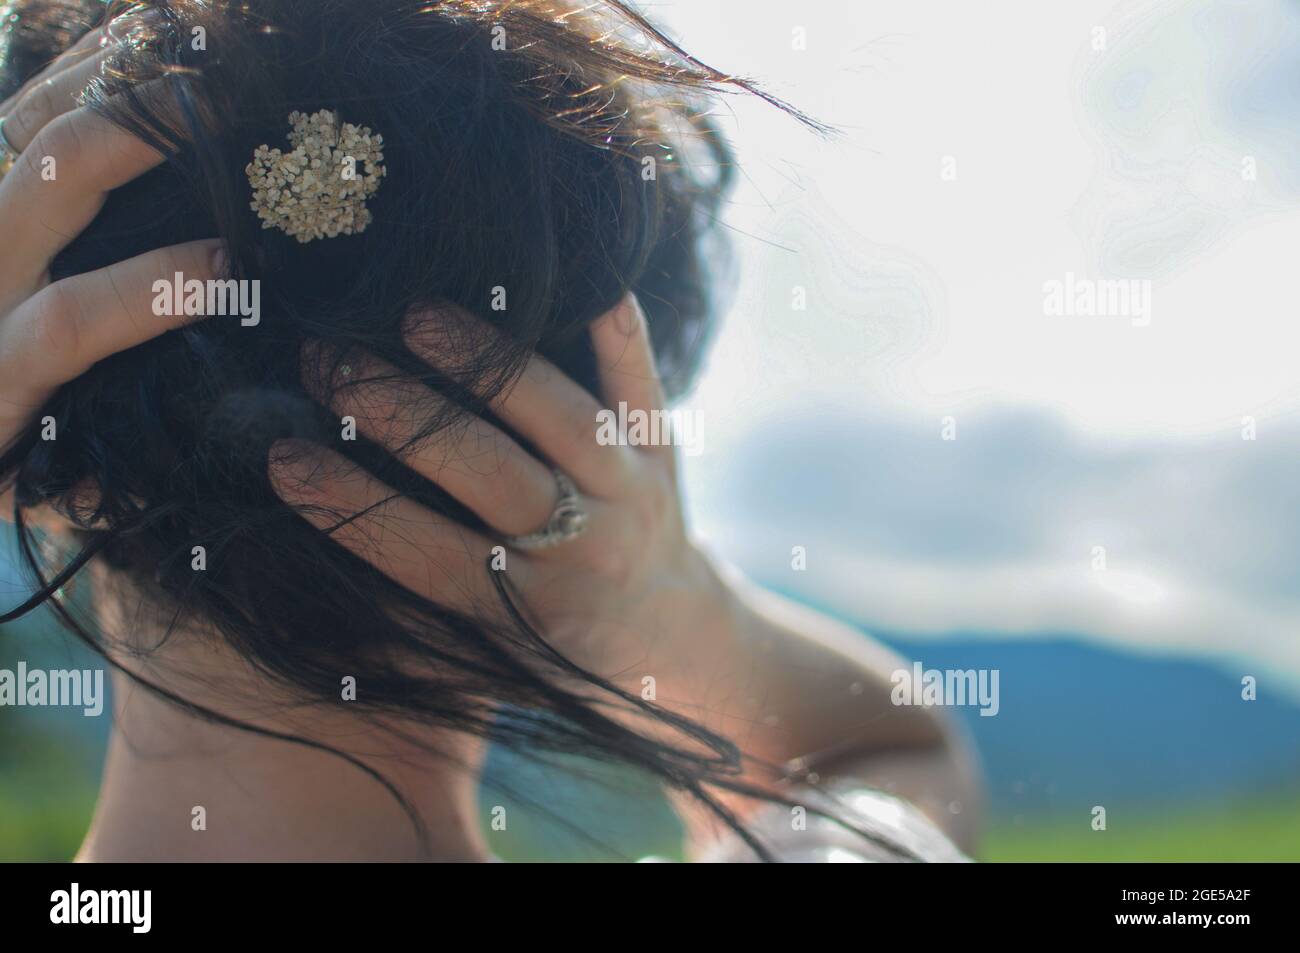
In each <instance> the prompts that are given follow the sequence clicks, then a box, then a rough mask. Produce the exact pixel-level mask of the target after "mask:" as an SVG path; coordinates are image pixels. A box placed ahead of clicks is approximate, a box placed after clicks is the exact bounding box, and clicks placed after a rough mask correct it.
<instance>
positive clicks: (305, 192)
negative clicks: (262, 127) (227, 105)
mask: <svg viewBox="0 0 1300 953" xmlns="http://www.w3.org/2000/svg"><path fill="white" fill-rule="evenodd" d="M289 125H290V127H291V128H290V130H289V144H290V145H291V146H293V151H292V152H289V153H287V154H286V153H282V152H281V151H280V150H279V149H271V148H269V147H268V146H266V145H260V146H258V147H257V148H256V149H255V150H253V161H252V162H250V163H249V164H248V167H247V168H246V169H245V170H244V171H245V172H246V173H247V174H248V184H249V185H250V186H252V188H253V201H252V204H251V208H252V209H253V211H254V212H256V213H257V217H258V218H260V219H261V220H262V227H263V228H278V229H280V230H281V231H283V232H284V233H285V234H287V235H290V236H292V237H294V238H296V239H298V241H299V242H303V243H306V242H309V241H311V240H313V239H316V238H334V237H335V236H337V235H355V234H360V233H361V232H364V231H365V230H366V226H367V225H369V224H370V220H371V214H370V210H369V209H368V208H366V199H367V198H369V197H370V196H372V195H374V194H375V193H376V192H378V191H379V185H380V183H381V182H382V181H383V177H384V172H385V169H384V165H383V161H384V153H383V148H384V137H383V136H381V135H378V134H376V133H372V132H371V131H370V130H369V129H368V128H366V127H365V126H360V127H358V126H354V125H352V124H351V123H347V122H345V123H343V127H342V129H340V128H339V126H338V118H337V117H336V116H335V115H334V113H331V112H328V111H326V110H321V111H320V112H318V113H316V114H315V115H313V116H308V115H306V114H305V113H301V112H296V111H295V112H292V113H290V114H289ZM349 160H351V161H349ZM345 168H352V169H355V170H356V171H355V174H354V175H353V176H352V177H351V178H345V177H344V169H345Z"/></svg>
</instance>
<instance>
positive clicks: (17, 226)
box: [0, 107, 163, 289]
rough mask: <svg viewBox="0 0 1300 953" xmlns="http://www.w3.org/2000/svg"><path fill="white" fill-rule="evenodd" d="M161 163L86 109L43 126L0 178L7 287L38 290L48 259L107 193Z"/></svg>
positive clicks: (1, 264) (3, 266) (80, 227)
mask: <svg viewBox="0 0 1300 953" xmlns="http://www.w3.org/2000/svg"><path fill="white" fill-rule="evenodd" d="M47 160H50V161H47ZM162 161H163V155H162V153H160V152H158V151H157V150H155V149H154V148H152V147H151V146H148V145H146V144H145V143H144V142H143V141H141V140H140V139H137V138H136V137H135V136H133V135H131V134H130V133H128V132H126V131H124V130H122V129H120V128H118V127H117V126H115V125H114V124H113V123H111V122H109V121H108V120H107V119H105V118H103V117H102V116H99V115H97V114H96V113H94V112H92V111H91V110H89V109H87V108H85V107H81V108H78V109H74V110H73V111H72V112H69V113H65V114H63V115H62V116H59V117H58V118H57V119H55V120H54V121H52V122H50V123H49V124H48V125H46V126H45V128H43V129H42V130H41V131H40V132H39V133H38V134H37V136H36V139H35V141H33V143H32V144H31V146H29V147H28V148H27V149H26V150H25V151H24V152H23V154H22V155H21V156H20V157H19V159H18V161H17V162H16V163H15V164H14V167H13V169H11V170H10V172H9V174H8V175H6V176H5V177H4V178H3V179H0V222H4V223H5V227H6V228H8V229H9V230H10V235H9V237H8V240H7V242H6V248H5V254H4V256H3V257H2V258H0V270H2V271H3V274H4V283H3V287H5V288H13V287H29V288H33V289H34V288H36V287H39V285H40V279H41V276H43V275H45V273H46V272H47V271H48V269H49V263H50V261H52V260H53V258H54V256H55V255H57V254H58V253H59V252H60V251H62V250H63V249H64V248H65V247H66V246H67V245H68V243H69V242H71V241H72V240H73V238H75V237H76V236H77V235H79V234H80V233H81V232H82V230H83V229H85V227H86V226H87V225H89V224H90V223H91V222H92V221H93V220H94V218H95V216H96V215H97V214H99V210H100V209H101V208H102V207H103V205H104V201H105V199H106V198H107V197H108V193H109V192H110V191H112V190H113V189H115V188H118V187H119V186H122V185H125V184H126V183H127V182H130V181H131V180H132V179H134V178H136V177H137V176H140V175H142V174H144V173H145V172H147V171H149V170H150V169H152V168H154V167H155V166H157V165H159V164H160V163H161V162H162ZM47 169H53V170H54V176H53V178H51V177H50V176H49V175H47V174H46V170H47Z"/></svg>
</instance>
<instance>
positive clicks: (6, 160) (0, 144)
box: [0, 118, 19, 179]
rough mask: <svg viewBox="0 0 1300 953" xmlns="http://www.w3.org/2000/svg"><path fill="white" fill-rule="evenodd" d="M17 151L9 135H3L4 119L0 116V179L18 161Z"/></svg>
mask: <svg viewBox="0 0 1300 953" xmlns="http://www.w3.org/2000/svg"><path fill="white" fill-rule="evenodd" d="M18 155H19V151H18V150H17V149H15V148H14V147H13V144H12V143H11V142H10V141H9V137H8V136H6V135H5V121H4V119H3V118H0V179H3V178H4V177H5V174H6V173H7V172H8V171H9V170H10V169H12V168H13V167H14V163H15V162H17V161H18Z"/></svg>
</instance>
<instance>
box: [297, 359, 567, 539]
mask: <svg viewBox="0 0 1300 953" xmlns="http://www.w3.org/2000/svg"><path fill="white" fill-rule="evenodd" d="M304 360H305V362H306V365H307V366H306V367H305V368H304V376H305V377H306V378H307V380H308V389H309V390H311V391H312V392H313V393H314V394H315V395H316V397H317V398H318V399H319V398H321V397H323V396H326V395H330V400H329V406H330V408H331V409H332V410H333V411H334V412H335V413H337V414H338V415H339V416H340V417H344V416H350V417H352V418H353V419H354V420H356V423H357V429H358V430H359V431H361V433H362V434H364V435H365V436H366V437H367V438H368V439H370V440H372V441H374V442H375V443H377V444H379V445H381V446H383V447H385V448H387V449H388V450H389V451H390V452H392V453H393V454H394V456H396V457H397V458H398V459H400V460H401V461H402V462H403V463H404V464H405V465H406V466H408V467H410V468H411V469H412V470H414V471H415V472H417V473H419V474H420V475H421V476H423V477H425V478H426V479H428V480H430V481H431V482H433V483H436V484H438V485H439V486H441V487H442V488H443V489H444V490H446V491H447V492H448V493H450V494H451V495H452V496H453V497H455V498H456V499H457V500H459V501H460V502H461V503H464V504H465V505H466V506H467V507H469V508H470V509H471V510H473V511H474V513H476V514H477V515H478V516H479V517H480V518H481V519H482V520H483V521H484V522H485V523H487V524H488V525H489V526H491V527H493V528H495V529H497V530H499V531H500V532H502V533H507V534H510V535H512V536H515V535H523V534H526V533H532V532H534V531H536V530H537V529H539V528H540V527H542V526H544V525H545V524H546V521H547V519H548V518H549V517H550V515H551V512H552V510H554V508H555V504H556V502H557V501H558V499H559V489H558V488H557V486H556V483H555V477H554V475H553V474H552V473H551V471H550V470H549V469H548V468H547V467H546V466H545V465H544V464H542V463H541V462H540V461H538V460H537V459H536V458H535V457H533V456H532V455H531V454H529V453H528V452H527V451H526V450H524V448H523V447H521V446H519V444H518V443H517V442H515V441H514V440H513V439H511V438H510V436H509V435H507V434H506V433H504V432H503V431H501V430H500V429H499V428H497V427H494V426H493V425H492V424H490V423H489V422H488V421H486V420H483V419H481V418H479V417H476V416H473V415H470V416H468V417H466V418H464V419H461V420H457V421H455V422H454V423H451V424H450V425H448V426H446V427H443V428H441V429H439V430H438V431H436V432H435V433H433V434H432V435H429V436H427V437H424V438H422V439H421V438H420V430H421V427H422V426H423V425H424V424H425V423H426V422H427V421H429V420H432V419H434V418H435V417H436V416H438V415H441V414H445V413H447V412H448V411H449V410H450V405H449V402H448V401H447V400H446V399H444V398H442V397H441V396H439V395H438V394H435V393H434V392H433V391H432V390H430V389H429V388H427V387H425V386H424V385H423V384H421V383H420V382H418V381H414V380H411V379H410V378H409V377H404V376H403V375H402V373H401V372H400V371H399V370H398V369H397V368H395V367H393V366H392V365H391V364H388V363H386V362H383V361H380V360H378V359H377V358H368V357H362V358H359V359H356V360H352V361H350V363H349V364H348V365H347V367H346V371H344V370H342V369H341V368H340V365H339V364H338V361H337V358H336V356H334V355H333V354H332V353H329V352H326V351H323V350H320V349H308V350H307V351H306V352H305V354H304ZM322 381H330V382H331V383H332V385H333V386H330V387H321V386H319V384H318V382H322Z"/></svg>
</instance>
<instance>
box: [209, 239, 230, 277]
mask: <svg viewBox="0 0 1300 953" xmlns="http://www.w3.org/2000/svg"><path fill="white" fill-rule="evenodd" d="M229 268H230V255H228V254H227V253H226V249H225V246H224V245H219V246H217V250H216V251H214V252H213V253H212V274H213V275H215V276H216V277H218V278H228V277H230V274H229Z"/></svg>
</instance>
